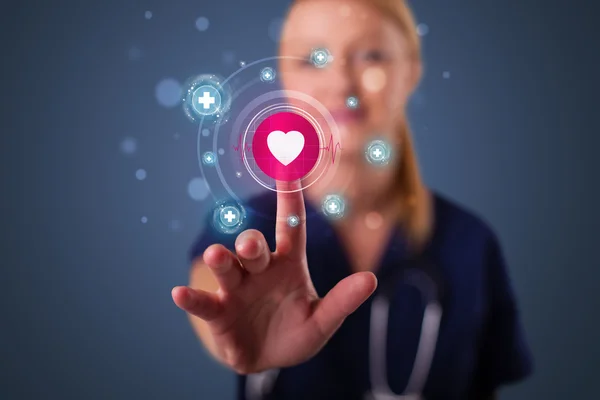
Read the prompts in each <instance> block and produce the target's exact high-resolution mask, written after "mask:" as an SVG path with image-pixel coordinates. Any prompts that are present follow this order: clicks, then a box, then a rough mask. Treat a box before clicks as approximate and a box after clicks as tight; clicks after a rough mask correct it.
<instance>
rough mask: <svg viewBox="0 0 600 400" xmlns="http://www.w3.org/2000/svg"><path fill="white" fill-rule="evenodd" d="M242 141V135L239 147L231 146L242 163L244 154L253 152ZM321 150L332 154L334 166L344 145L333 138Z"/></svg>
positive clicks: (238, 143)
mask: <svg viewBox="0 0 600 400" xmlns="http://www.w3.org/2000/svg"><path fill="white" fill-rule="evenodd" d="M242 141H243V140H242V136H241V135H240V136H239V137H238V142H237V145H236V144H234V145H231V149H232V150H233V151H235V152H239V153H240V155H241V157H242V161H243V160H244V154H245V153H246V152H251V151H252V145H251V144H249V143H246V144H245V145H243V143H242ZM242 147H243V150H242ZM319 149H321V150H326V151H330V152H331V163H332V164H333V163H335V156H336V153H337V152H338V151H339V150H342V145H341V144H340V142H335V143H334V141H333V136H331V137H330V138H329V143H327V145H326V146H325V147H320V148H319Z"/></svg>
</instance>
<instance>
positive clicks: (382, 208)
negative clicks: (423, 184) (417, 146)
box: [305, 166, 398, 220]
mask: <svg viewBox="0 0 600 400" xmlns="http://www.w3.org/2000/svg"><path fill="white" fill-rule="evenodd" d="M394 170H395V168H394V167H393V166H389V167H388V168H384V169H378V168H373V167H372V166H366V167H364V168H352V169H350V168H342V166H340V168H338V170H337V171H336V172H335V175H334V176H333V177H331V179H329V180H328V179H327V178H325V179H324V180H323V181H322V182H317V183H315V184H314V185H312V186H311V187H309V188H308V189H307V190H306V191H305V196H306V198H307V200H308V201H310V202H311V203H312V204H314V205H316V206H317V207H318V208H320V207H321V203H322V201H323V199H324V198H325V196H327V195H329V194H337V195H340V196H342V197H343V199H344V201H345V202H346V209H347V210H348V212H347V213H346V215H345V217H344V219H345V220H352V219H354V218H361V219H364V216H365V215H366V214H368V213H371V212H377V213H379V214H381V215H383V216H387V215H390V214H391V213H397V212H398V207H397V204H398V195H397V194H398V193H397V190H396V186H397V185H396V182H395V179H396V176H395V174H394Z"/></svg>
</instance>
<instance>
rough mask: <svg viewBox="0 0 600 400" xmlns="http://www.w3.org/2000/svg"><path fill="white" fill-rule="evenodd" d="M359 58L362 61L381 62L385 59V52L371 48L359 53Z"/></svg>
mask: <svg viewBox="0 0 600 400" xmlns="http://www.w3.org/2000/svg"><path fill="white" fill-rule="evenodd" d="M358 58H359V59H360V60H361V61H367V62H381V61H384V60H385V54H383V52H382V51H379V50H369V51H363V52H360V53H358Z"/></svg>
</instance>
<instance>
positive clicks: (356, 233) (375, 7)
mask: <svg viewBox="0 0 600 400" xmlns="http://www.w3.org/2000/svg"><path fill="white" fill-rule="evenodd" d="M320 47H324V48H327V49H328V51H329V52H330V53H331V54H332V56H333V59H332V61H331V63H330V65H328V66H327V67H326V68H315V67H314V66H312V65H311V64H310V63H307V62H303V61H299V60H298V58H304V59H307V58H308V57H309V56H310V53H311V50H312V49H314V48H320ZM280 53H281V55H284V56H291V57H289V58H284V59H282V61H281V62H280V65H279V69H280V77H281V81H282V85H283V87H284V89H289V90H296V91H301V92H303V93H305V94H307V95H310V96H311V97H313V98H314V99H316V100H318V101H319V102H321V103H322V104H323V105H324V106H326V107H327V108H328V109H329V110H330V112H331V114H332V115H333V117H334V118H335V120H336V123H337V125H338V128H339V130H340V135H341V137H342V144H343V151H342V152H341V157H340V159H339V164H338V167H337V169H336V172H335V176H334V177H333V178H332V179H331V180H328V181H327V185H319V184H318V183H317V184H315V185H312V186H310V188H309V189H306V190H304V194H303V192H302V191H296V192H293V191H289V190H285V191H284V192H281V191H280V192H278V193H277V196H276V200H275V199H274V198H273V197H272V196H269V195H266V196H261V197H260V198H258V199H255V200H252V201H250V203H249V208H250V209H253V210H256V211H257V212H256V217H254V218H251V222H250V223H251V225H252V227H253V228H255V229H249V230H246V231H244V232H242V233H241V234H239V236H237V238H233V237H221V236H219V235H217V234H216V233H215V232H214V231H212V230H210V228H209V229H208V232H206V233H204V235H202V236H201V237H200V238H199V240H198V242H197V243H196V245H195V246H194V248H193V250H192V258H193V266H192V269H191V275H190V284H189V287H185V286H182V287H176V288H174V289H173V293H172V295H173V299H174V301H175V303H176V304H177V305H178V306H179V307H180V308H182V309H183V310H185V311H187V313H188V315H189V318H190V321H191V323H192V325H193V327H194V329H195V331H196V333H197V334H198V336H199V337H200V339H201V340H202V342H203V343H204V345H205V346H206V348H207V349H208V350H209V351H210V353H211V354H212V355H213V356H214V357H215V358H216V359H217V360H219V361H220V362H222V363H223V364H225V365H227V366H228V367H230V368H231V369H233V370H234V371H236V372H237V373H238V374H240V376H239V379H238V382H239V398H241V399H242V398H247V397H246V396H250V395H252V394H253V393H254V394H256V393H257V392H260V390H250V389H251V388H250V386H251V385H250V383H251V382H250V381H248V379H249V377H256V376H262V377H265V376H266V377H268V376H271V377H273V378H274V379H271V381H269V382H268V383H270V384H269V385H267V386H265V387H263V389H265V388H266V389H265V390H263V395H264V396H265V398H267V397H268V396H271V397H268V398H277V399H321V398H322V399H325V398H326V399H363V398H366V396H371V397H375V398H389V397H382V393H383V396H386V395H390V394H391V393H392V392H393V393H395V394H401V393H408V392H410V394H414V395H420V396H423V397H424V398H427V399H485V398H492V397H494V394H495V392H496V391H497V389H498V388H499V387H500V386H501V385H502V384H506V383H509V382H513V381H516V380H519V379H522V378H524V377H526V376H527V375H528V374H529V373H530V372H531V369H532V363H531V358H530V356H529V351H528V349H527V346H526V344H525V341H524V338H523V335H522V333H521V326H520V322H519V317H518V313H517V308H516V304H515V298H514V294H513V291H512V289H511V285H510V281H509V278H508V276H507V271H506V268H505V265H504V263H503V259H502V254H501V251H500V248H499V245H498V240H497V238H496V236H495V235H494V233H493V232H492V230H491V229H490V228H489V227H488V226H487V225H486V224H485V223H484V222H483V221H481V220H480V219H479V218H477V217H476V216H474V215H472V214H471V213H469V212H468V211H466V210H464V209H463V208H461V207H460V206H458V205H456V204H454V203H453V202H451V201H449V200H447V199H445V198H444V197H442V196H440V195H439V194H437V193H432V192H431V191H429V190H427V189H426V188H425V186H424V185H423V183H422V182H421V179H420V176H419V172H418V167H417V161H416V157H415V155H414V151H413V148H412V145H411V141H410V133H409V128H408V122H407V120H406V113H405V107H406V103H407V100H408V98H409V96H410V94H411V93H412V92H413V90H414V89H415V87H416V86H417V84H418V82H419V79H420V76H421V70H422V66H421V60H420V49H419V38H418V36H417V35H416V27H415V24H414V20H413V17H412V15H411V13H410V10H409V9H408V7H407V5H406V4H404V2H403V1H401V0H303V1H296V2H294V4H293V6H292V7H291V9H290V12H289V14H288V17H287V19H286V23H285V26H284V29H283V32H282V38H281V46H280ZM349 96H356V97H357V98H358V99H359V101H360V106H359V107H358V109H356V110H351V109H349V108H347V107H346V103H345V101H346V99H347V98H348V97H349ZM374 138H383V139H384V140H385V141H387V142H388V143H390V144H391V145H392V147H393V148H394V152H395V154H396V155H397V156H396V157H394V158H393V160H392V162H391V163H390V165H389V166H388V167H387V168H373V166H372V165H369V163H367V162H365V156H364V148H365V144H366V143H368V142H369V141H370V140H372V139H374ZM349 180H350V181H351V182H352V183H351V185H349V186H348V185H347V182H348V181H349ZM298 185H300V183H297V182H296V183H287V184H286V183H282V182H278V189H290V188H292V189H293V188H297V187H298ZM324 186H327V187H324ZM332 192H343V195H344V198H345V200H346V204H347V209H348V212H347V214H346V215H345V217H344V218H343V219H340V220H336V221H329V220H327V219H326V218H324V217H323V215H320V214H319V213H318V212H317V211H316V210H318V209H319V207H320V204H321V201H322V199H323V197H324V196H325V195H326V194H328V193H332ZM303 195H304V196H305V197H306V201H305V199H304V197H303ZM274 214H276V222H272V221H268V220H265V219H264V218H259V217H258V215H274ZM290 215H297V216H299V217H300V220H301V221H302V222H303V223H301V224H300V225H299V226H296V227H291V226H289V225H288V224H287V223H286V220H287V217H288V216H290ZM307 215H308V218H307ZM234 239H235V241H234ZM213 243H221V244H213ZM419 257H421V258H423V257H426V259H427V260H429V261H431V262H432V263H433V264H434V265H435V266H436V270H437V271H438V273H439V282H438V283H439V284H440V285H438V286H440V287H442V288H443V290H442V291H441V292H440V293H442V294H441V295H440V302H441V306H442V309H443V317H442V320H441V324H440V326H439V331H438V335H437V341H436V342H435V343H436V347H435V351H434V353H433V354H432V357H433V358H432V361H431V363H430V365H429V366H428V368H427V370H426V372H425V373H424V374H425V376H424V377H423V380H422V382H421V384H420V385H417V386H416V389H415V386H414V385H413V383H414V382H412V383H411V385H412V387H411V388H410V389H412V390H408V391H407V385H408V383H409V381H410V379H409V378H410V376H411V371H412V370H413V365H414V364H415V359H416V357H417V356H416V353H417V348H418V345H419V337H420V334H421V327H422V321H423V318H424V316H423V313H424V311H423V306H422V303H421V300H420V297H419V296H418V294H415V292H414V291H411V289H410V288H408V287H407V285H404V284H402V282H400V283H398V284H396V283H395V282H398V281H397V279H396V278H395V277H396V276H397V275H398V271H402V270H403V268H405V267H406V266H407V265H408V263H409V262H410V260H414V259H419ZM423 259H424V258H423ZM378 282H379V287H378ZM384 286H387V287H388V289H389V288H390V287H391V290H392V295H391V300H390V308H389V316H388V319H387V321H388V325H387V338H388V339H387V340H386V339H385V336H384V337H383V338H384V339H381V340H380V342H385V345H386V347H385V348H386V354H385V357H384V360H383V361H381V360H380V362H381V363H383V364H382V365H383V368H380V369H377V370H376V371H379V372H381V373H374V372H373V371H375V368H378V367H377V366H376V365H375V364H374V362H373V358H372V354H371V353H372V352H371V350H372V346H373V343H374V341H373V340H372V339H373V338H371V336H373V334H374V333H373V331H371V332H370V327H371V325H370V321H371V317H372V315H371V314H372V313H371V311H372V307H371V305H372V304H371V303H372V298H373V297H374V296H372V295H373V294H374V293H375V295H377V294H378V293H379V292H380V291H381V290H383V287H384ZM423 330H425V327H423ZM375 344H377V343H375ZM377 345H378V346H379V345H381V343H379V344H377ZM386 370H387V372H386ZM273 371H275V372H276V373H275V374H272V375H269V372H273ZM263 372H264V373H263ZM421 372H422V371H421ZM260 373H263V374H260ZM256 374H258V375H256ZM375 381H377V382H378V384H379V386H382V385H383V387H386V388H387V389H389V390H388V391H387V392H385V391H383V392H382V391H381V387H378V388H375V387H374V386H375ZM382 382H383V383H382ZM378 391H379V392H378Z"/></svg>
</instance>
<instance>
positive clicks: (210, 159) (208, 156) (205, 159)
mask: <svg viewBox="0 0 600 400" xmlns="http://www.w3.org/2000/svg"><path fill="white" fill-rule="evenodd" d="M216 163H217V156H216V155H215V153H213V152H212V151H207V152H206V153H204V154H203V155H202V164H204V165H206V166H209V167H212V166H213V165H215V164H216Z"/></svg>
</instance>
